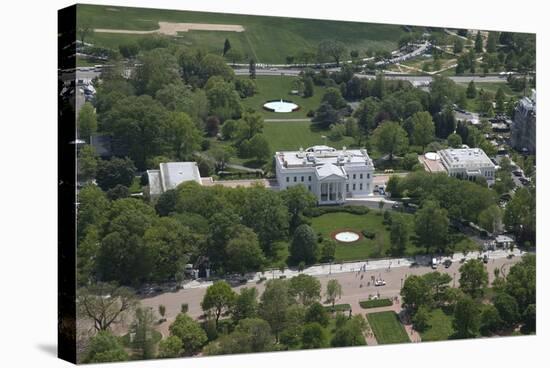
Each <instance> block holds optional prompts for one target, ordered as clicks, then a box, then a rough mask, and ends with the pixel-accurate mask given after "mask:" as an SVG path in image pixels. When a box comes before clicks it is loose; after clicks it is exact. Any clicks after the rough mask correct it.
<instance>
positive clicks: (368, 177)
mask: <svg viewBox="0 0 550 368" xmlns="http://www.w3.org/2000/svg"><path fill="white" fill-rule="evenodd" d="M348 179H349V174H348ZM353 179H357V174H353ZM359 179H363V173H360V174H359ZM367 179H370V173H367Z"/></svg>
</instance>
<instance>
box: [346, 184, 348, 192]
mask: <svg viewBox="0 0 550 368" xmlns="http://www.w3.org/2000/svg"><path fill="white" fill-rule="evenodd" d="M346 192H349V184H346Z"/></svg>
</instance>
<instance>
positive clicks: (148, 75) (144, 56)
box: [132, 48, 180, 96]
mask: <svg viewBox="0 0 550 368" xmlns="http://www.w3.org/2000/svg"><path fill="white" fill-rule="evenodd" d="M138 59H139V62H138V63H137V64H136V69H135V72H134V73H132V80H133V82H134V83H133V84H134V86H135V87H136V91H137V92H138V94H147V95H149V96H154V95H155V94H156V93H157V91H158V90H160V89H161V88H162V87H164V86H165V85H167V84H170V83H172V82H173V81H175V80H179V78H180V76H179V73H178V69H179V68H178V62H177V60H176V57H175V56H174V55H173V54H172V53H171V52H170V51H169V50H168V49H167V48H155V49H152V50H149V51H145V52H142V53H141V54H139V57H138Z"/></svg>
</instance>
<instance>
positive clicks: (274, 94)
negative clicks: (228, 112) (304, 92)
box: [239, 75, 325, 119]
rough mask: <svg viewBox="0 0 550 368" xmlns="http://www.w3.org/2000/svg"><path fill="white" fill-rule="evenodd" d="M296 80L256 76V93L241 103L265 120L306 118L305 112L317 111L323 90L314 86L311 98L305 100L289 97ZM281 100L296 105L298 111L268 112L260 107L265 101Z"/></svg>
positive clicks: (299, 97)
mask: <svg viewBox="0 0 550 368" xmlns="http://www.w3.org/2000/svg"><path fill="white" fill-rule="evenodd" d="M239 78H248V76H240V77H239ZM296 79H297V78H296V77H289V76H286V77H283V76H275V77H273V76H266V75H260V76H257V77H256V86H257V88H258V92H257V93H256V94H255V95H254V96H252V97H247V98H244V99H243V100H242V102H243V104H244V106H245V107H248V108H251V109H253V110H255V111H258V112H261V113H262V115H263V116H264V118H266V119H297V118H307V117H306V114H307V112H308V111H309V110H317V108H318V107H319V105H320V104H321V98H322V97H323V94H324V90H325V89H324V88H323V87H319V86H315V87H314V90H313V96H311V97H307V98H305V97H302V96H295V95H291V94H290V91H291V90H292V89H293V87H292V83H293V82H294V81H295V80H296ZM281 98H282V99H285V100H290V101H292V102H294V103H296V104H298V105H299V106H300V109H299V110H298V111H294V112H289V113H276V112H269V111H266V110H264V109H263V107H262V106H263V104H264V103H265V102H266V101H270V100H278V99H281Z"/></svg>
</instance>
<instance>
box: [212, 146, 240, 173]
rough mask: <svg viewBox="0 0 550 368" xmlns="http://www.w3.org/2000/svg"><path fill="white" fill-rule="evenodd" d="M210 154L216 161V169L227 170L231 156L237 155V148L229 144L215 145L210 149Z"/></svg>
mask: <svg viewBox="0 0 550 368" xmlns="http://www.w3.org/2000/svg"><path fill="white" fill-rule="evenodd" d="M210 154H211V155H212V158H213V159H214V161H215V162H216V169H218V170H220V171H223V170H225V167H226V165H227V163H228V162H229V160H230V159H231V157H233V156H234V155H235V150H234V149H233V147H227V146H225V147H224V146H221V145H219V146H215V147H214V148H212V150H211V151H210Z"/></svg>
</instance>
